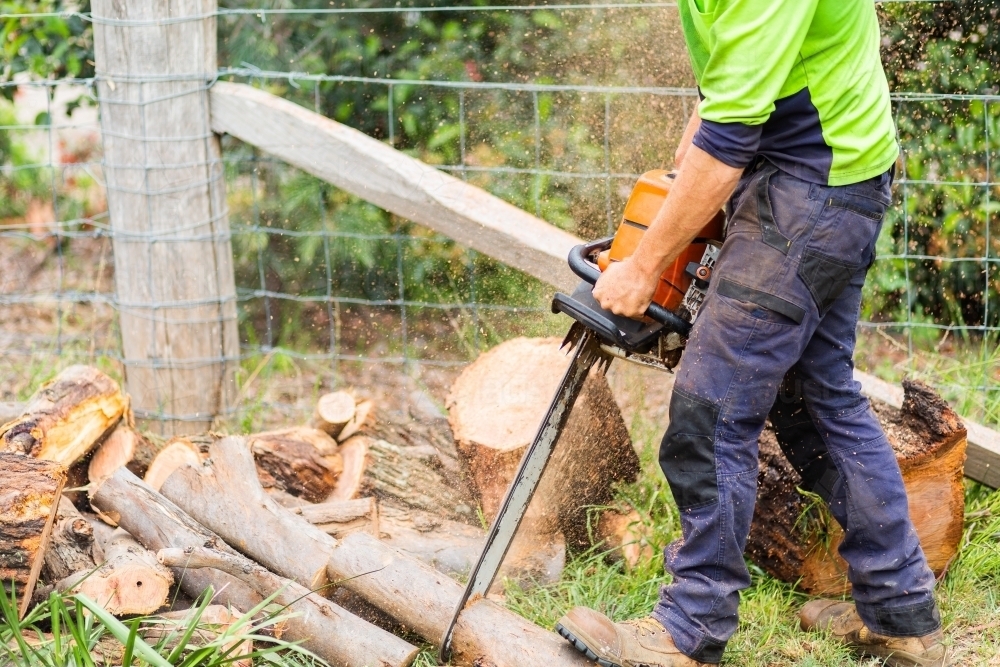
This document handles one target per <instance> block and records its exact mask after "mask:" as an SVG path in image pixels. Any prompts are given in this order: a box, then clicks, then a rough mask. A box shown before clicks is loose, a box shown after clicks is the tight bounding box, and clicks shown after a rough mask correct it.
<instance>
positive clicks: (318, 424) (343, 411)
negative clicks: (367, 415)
mask: <svg viewBox="0 0 1000 667" xmlns="http://www.w3.org/2000/svg"><path fill="white" fill-rule="evenodd" d="M352 419H354V396H352V395H351V394H350V393H348V392H346V391H334V392H331V393H329V394H323V395H322V396H320V399H319V401H317V403H316V412H315V413H314V414H313V418H312V422H310V424H309V425H310V426H312V427H313V428H315V429H319V430H320V431H324V432H326V433H328V434H329V435H330V437H331V438H336V437H337V436H338V435H340V432H341V431H343V430H344V427H345V426H347V424H348V423H349V422H350V421H351V420H352Z"/></svg>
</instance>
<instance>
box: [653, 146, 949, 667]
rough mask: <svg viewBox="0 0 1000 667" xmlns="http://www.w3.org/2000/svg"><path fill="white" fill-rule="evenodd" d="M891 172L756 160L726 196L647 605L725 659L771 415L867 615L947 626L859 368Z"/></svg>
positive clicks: (664, 450) (687, 372)
mask: <svg viewBox="0 0 1000 667" xmlns="http://www.w3.org/2000/svg"><path fill="white" fill-rule="evenodd" d="M891 180H892V179H891V175H890V174H889V173H886V174H883V175H882V176H878V177H875V178H872V179H870V180H867V181H864V182H862V183H858V184H855V185H848V186H839V187H829V186H822V185H817V184H814V183H808V182H806V181H803V180H801V179H798V178H796V177H794V176H792V175H790V174H787V173H785V172H783V171H780V170H778V169H776V168H775V167H774V166H773V165H771V164H770V163H769V162H767V161H764V160H762V159H761V160H758V161H757V162H756V163H755V165H754V166H753V167H752V168H750V169H748V170H747V173H746V174H744V176H743V178H742V180H741V181H740V184H739V186H738V187H737V189H736V191H735V192H734V194H733V197H732V199H731V201H730V204H729V210H730V220H729V227H728V231H727V236H726V241H725V244H724V245H723V248H722V251H721V253H720V255H719V258H718V262H717V265H716V269H715V271H714V273H713V275H712V280H711V286H710V288H709V291H708V295H707V296H706V299H705V302H704V305H703V306H702V310H701V313H700V315H699V317H698V319H697V321H696V323H695V326H694V328H693V329H692V331H691V336H690V339H689V341H688V344H687V349H686V350H685V351H684V356H683V359H682V360H681V364H680V366H679V368H678V372H677V378H676V382H675V384H674V390H673V397H672V399H671V403H670V425H669V427H668V429H667V432H666V434H665V435H664V437H663V443H662V445H661V448H660V464H661V467H662V468H663V472H664V474H665V475H666V477H667V481H668V482H669V484H670V489H671V491H672V492H673V496H674V499H675V500H676V502H677V506H678V508H679V510H680V516H681V526H682V533H683V538H682V539H681V540H678V541H677V542H675V543H673V544H671V545H670V546H668V547H667V548H666V549H665V552H664V560H665V563H666V568H667V570H668V571H669V572H670V573H671V574H672V575H673V580H672V582H671V583H670V584H669V585H666V586H664V587H663V588H662V590H661V594H660V601H659V602H658V603H657V605H656V608H655V610H654V611H653V616H654V617H655V618H656V619H657V620H659V621H660V622H661V623H663V625H664V626H665V627H666V628H667V629H668V630H669V631H670V634H671V635H672V637H673V639H674V641H675V642H676V644H677V646H678V648H680V649H681V651H683V652H684V653H686V654H687V655H688V656H690V657H692V658H694V659H696V660H699V661H702V662H707V663H717V662H719V660H720V659H721V657H722V652H723V649H724V648H725V645H726V642H727V641H728V639H729V638H730V637H731V636H732V634H733V633H734V632H735V631H736V626H737V607H738V604H739V597H740V593H739V592H740V590H742V589H744V588H746V587H747V586H749V585H750V575H749V572H748V571H747V567H746V564H745V562H744V560H743V550H744V548H745V546H746V541H747V536H748V534H749V531H750V521H751V518H752V517H753V509H754V501H755V498H756V492H757V438H758V436H759V435H760V432H761V430H762V428H763V426H764V423H765V420H766V419H767V418H768V417H770V419H771V422H772V424H773V425H774V427H775V431H776V433H777V436H778V441H779V443H780V444H781V446H782V449H783V451H784V452H785V455H786V456H787V457H788V459H789V461H790V462H791V463H792V465H793V466H795V468H796V469H797V470H798V471H799V473H800V474H801V476H802V486H803V487H805V488H806V489H807V490H810V491H813V492H815V493H817V494H819V495H820V496H821V497H823V498H824V499H826V500H827V502H828V503H829V507H830V511H831V514H832V515H833V517H834V518H835V519H836V520H837V522H838V523H840V525H841V526H842V527H843V529H844V540H843V543H842V545H841V546H840V554H841V555H842V556H843V557H844V559H845V560H846V561H847V563H848V577H849V578H850V581H851V584H852V590H853V596H854V600H855V602H856V603H857V607H858V612H859V613H860V615H861V618H862V619H863V620H864V622H865V624H866V625H867V626H868V628H869V629H871V630H872V631H874V632H877V633H880V634H883V635H889V636H920V635H924V634H927V633H930V632H933V631H934V630H936V629H937V628H938V627H939V626H940V616H939V614H938V610H937V607H936V605H935V602H934V597H933V586H934V576H933V574H932V573H931V571H930V569H929V568H928V567H927V562H926V560H925V558H924V554H923V551H922V550H921V548H920V543H919V541H918V539H917V535H916V532H915V531H914V529H913V525H912V523H911V522H910V518H909V511H908V508H907V500H906V492H905V490H904V487H903V480H902V476H901V475H900V471H899V466H898V465H897V464H896V458H895V456H894V454H893V451H892V449H891V448H890V446H889V442H888V440H887V439H886V436H885V434H884V433H883V431H882V428H881V427H880V425H879V423H878V421H877V419H876V418H875V416H874V415H873V413H872V411H871V409H870V407H869V404H868V401H867V400H866V399H865V398H863V397H862V396H861V394H860V393H859V385H858V384H857V383H856V382H855V381H854V378H853V374H852V373H853V368H854V365H853V361H852V357H853V353H854V344H855V336H856V332H855V329H856V326H857V321H858V316H859V312H860V307H861V289H862V286H863V284H864V281H865V276H866V274H867V272H868V268H869V266H870V265H871V262H872V261H873V258H874V253H875V241H876V239H877V238H878V234H879V230H880V229H881V226H882V220H883V217H884V216H885V211H886V208H887V206H889V204H890V203H891V197H890V186H891Z"/></svg>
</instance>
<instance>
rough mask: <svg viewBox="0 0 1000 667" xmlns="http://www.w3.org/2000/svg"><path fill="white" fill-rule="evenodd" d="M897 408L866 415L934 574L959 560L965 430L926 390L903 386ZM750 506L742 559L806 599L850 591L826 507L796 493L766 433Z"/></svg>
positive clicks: (790, 472)
mask: <svg viewBox="0 0 1000 667" xmlns="http://www.w3.org/2000/svg"><path fill="white" fill-rule="evenodd" d="M903 389H904V392H905V398H904V400H903V404H902V408H901V409H896V408H894V407H892V406H890V405H887V404H885V403H882V402H880V401H872V408H873V410H874V412H875V414H876V415H877V416H878V418H879V421H880V422H881V424H882V428H883V429H884V430H885V431H886V435H887V436H888V438H889V442H890V444H891V445H892V447H893V450H894V451H895V453H896V461H897V463H899V467H900V470H901V472H902V474H903V483H904V484H905V486H906V493H907V496H908V500H909V509H910V519H911V520H912V521H913V525H914V527H915V528H916V531H917V535H918V536H919V538H920V544H921V546H922V547H923V550H924V554H925V556H926V557H927V563H928V565H929V566H930V568H931V569H932V570H933V571H934V572H935V574H940V573H941V572H943V571H944V570H945V569H946V568H947V566H948V564H949V563H950V562H951V561H952V559H953V558H954V557H955V555H956V554H957V553H958V546H959V543H960V542H961V539H962V529H963V522H964V516H965V492H964V485H963V482H962V479H963V462H964V461H965V450H966V431H965V427H964V425H963V424H962V421H961V419H960V418H959V417H958V415H957V414H956V413H955V412H954V411H953V410H952V409H951V408H950V407H949V406H948V404H947V403H946V402H945V401H944V400H942V399H941V397H940V396H938V395H937V394H936V393H935V392H934V391H933V390H932V389H931V388H930V387H928V386H927V385H925V384H923V383H920V382H915V381H906V380H904V381H903ZM759 447H760V466H759V475H758V491H757V505H756V508H755V510H754V518H753V524H752V527H751V530H750V539H749V541H748V544H747V555H748V556H749V557H750V559H751V560H752V561H753V562H754V563H756V564H757V565H759V566H760V567H762V568H763V569H764V570H765V571H767V572H768V573H770V574H771V575H773V576H775V577H777V578H778V579H781V580H783V581H787V582H789V583H795V582H798V586H799V587H800V588H801V589H802V590H804V591H806V592H808V593H810V594H813V595H823V596H831V595H833V596H837V595H844V594H846V593H847V592H848V591H849V590H850V584H849V583H848V581H847V579H846V572H847V563H845V562H844V560H843V559H842V558H841V557H840V555H839V554H838V553H837V547H838V546H839V544H840V541H841V538H842V532H841V530H840V527H839V526H838V525H837V523H836V521H834V520H833V518H832V517H830V516H829V513H828V512H827V510H826V508H825V507H823V508H820V507H816V506H815V504H814V503H812V502H811V501H810V500H809V499H807V498H804V497H803V496H802V495H801V494H800V493H799V491H798V486H799V485H800V484H801V478H800V477H799V475H798V473H797V472H796V471H795V469H794V468H792V466H791V464H789V463H788V461H787V459H786V458H785V456H784V454H782V452H781V449H780V448H779V447H778V442H777V440H776V438H775V436H774V433H773V431H772V430H771V429H770V427H768V428H767V429H765V431H764V432H763V433H762V434H761V438H760V442H759Z"/></svg>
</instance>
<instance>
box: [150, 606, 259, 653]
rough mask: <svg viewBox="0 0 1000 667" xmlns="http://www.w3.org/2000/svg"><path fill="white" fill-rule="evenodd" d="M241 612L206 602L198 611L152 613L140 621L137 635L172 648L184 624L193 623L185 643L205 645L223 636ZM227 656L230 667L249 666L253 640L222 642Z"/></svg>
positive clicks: (166, 647) (237, 619)
mask: <svg viewBox="0 0 1000 667" xmlns="http://www.w3.org/2000/svg"><path fill="white" fill-rule="evenodd" d="M242 616H243V614H241V613H240V611H239V610H237V609H231V608H230V607H226V606H224V605H220V604H210V605H208V606H207V607H205V608H204V609H203V610H202V611H201V613H200V614H198V612H197V610H196V609H184V610H181V611H168V612H164V613H162V614H157V615H156V616H152V617H150V618H148V619H146V620H145V621H143V624H142V626H141V627H140V629H139V634H140V636H141V637H142V638H143V639H144V640H145V641H146V643H147V644H150V645H151V646H157V645H160V646H161V648H162V649H164V650H167V651H173V650H174V649H175V648H177V646H178V645H179V644H180V642H181V640H182V639H183V638H184V637H185V635H186V633H187V629H188V627H189V626H190V625H191V624H192V623H197V627H196V629H195V630H194V632H192V633H191V634H190V635H189V636H188V637H187V641H186V645H187V646H188V647H189V648H200V647H203V646H207V645H208V644H211V643H212V642H214V641H216V640H218V638H219V637H220V636H222V635H224V634H225V633H226V632H227V631H228V630H229V629H230V628H231V627H232V626H233V625H234V624H235V623H237V622H238V621H239V620H240V619H241V618H242ZM222 651H226V652H228V653H227V658H228V659H230V660H232V662H231V663H230V664H231V665H232V666H233V667H252V665H253V660H252V659H251V658H250V654H251V653H252V652H253V640H251V639H244V640H242V641H240V640H238V639H233V640H232V641H230V642H228V643H226V644H223V645H222ZM237 658H238V659H237Z"/></svg>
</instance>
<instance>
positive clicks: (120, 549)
mask: <svg viewBox="0 0 1000 667" xmlns="http://www.w3.org/2000/svg"><path fill="white" fill-rule="evenodd" d="M97 539H98V542H99V543H100V547H101V550H102V551H103V554H104V557H103V559H101V560H102V561H103V562H102V563H101V566H100V567H99V568H98V569H97V570H96V571H94V572H91V571H89V570H88V571H83V572H77V573H76V574H74V575H72V576H71V577H69V578H68V579H64V580H63V581H60V582H59V584H57V586H56V588H58V589H59V590H61V591H71V592H74V593H77V592H78V593H83V594H84V595H86V596H87V597H89V598H90V599H91V600H94V601H95V602H97V603H98V604H100V605H102V606H103V607H104V608H105V609H106V610H107V611H108V612H109V613H112V614H114V615H115V616H125V615H129V614H143V615H145V614H152V613H153V612H155V611H156V610H157V609H159V608H160V607H162V606H163V605H164V604H166V602H167V598H168V596H169V593H170V586H171V585H172V584H173V583H174V578H173V575H172V574H171V572H170V570H168V569H167V568H165V567H163V566H162V565H160V563H159V562H157V560H156V557H155V556H154V555H153V553H151V552H149V551H147V550H146V549H144V548H143V547H142V545H140V544H139V543H138V542H137V541H136V540H135V539H134V538H133V537H132V536H131V535H129V534H128V533H127V532H125V531H124V530H123V529H121V528H119V529H117V530H113V531H111V532H110V534H109V535H108V536H107V537H106V538H104V539H102V535H101V532H100V531H98V533H97Z"/></svg>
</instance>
